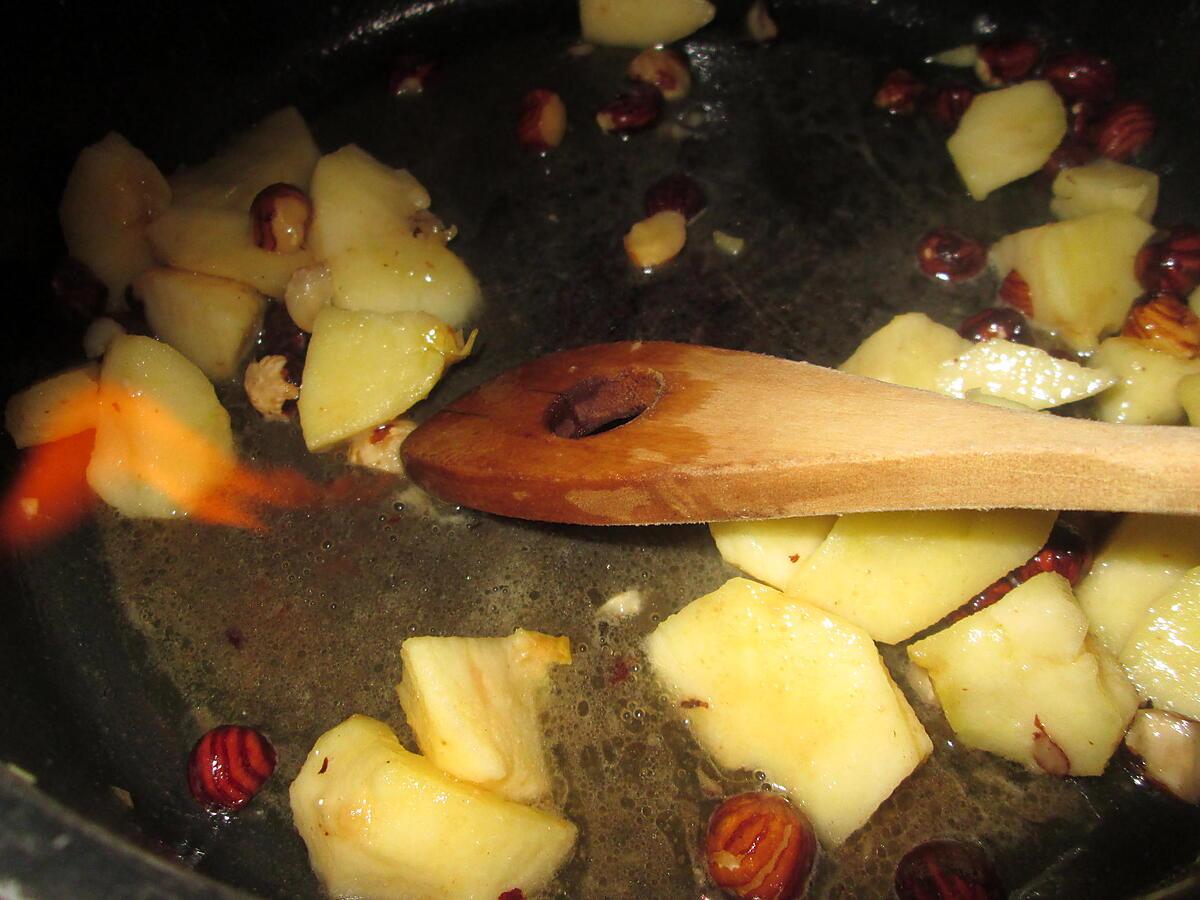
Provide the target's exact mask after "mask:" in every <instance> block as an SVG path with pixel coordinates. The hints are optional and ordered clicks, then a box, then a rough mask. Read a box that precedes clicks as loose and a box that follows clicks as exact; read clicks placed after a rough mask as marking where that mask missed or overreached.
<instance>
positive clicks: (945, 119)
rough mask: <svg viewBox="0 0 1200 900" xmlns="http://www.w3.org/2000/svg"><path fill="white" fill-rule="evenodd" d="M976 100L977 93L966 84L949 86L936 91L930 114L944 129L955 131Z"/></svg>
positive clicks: (930, 104) (930, 106)
mask: <svg viewBox="0 0 1200 900" xmlns="http://www.w3.org/2000/svg"><path fill="white" fill-rule="evenodd" d="M974 99H975V91H974V90H973V89H971V88H969V87H967V86H966V85H965V84H947V85H944V86H942V87H939V88H937V89H936V90H935V91H934V93H933V99H932V100H931V101H930V103H929V107H928V108H929V114H930V115H931V116H933V119H934V121H935V122H937V123H938V124H939V125H941V126H942V127H943V128H945V129H947V130H948V131H953V130H954V129H955V128H957V127H958V123H959V120H960V119H962V117H963V113H965V112H966V111H967V107H968V106H970V105H971V101H972V100H974Z"/></svg>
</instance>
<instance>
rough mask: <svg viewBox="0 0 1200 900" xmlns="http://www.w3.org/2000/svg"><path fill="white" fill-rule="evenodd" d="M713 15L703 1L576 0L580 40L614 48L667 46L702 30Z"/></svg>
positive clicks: (709, 4) (713, 8) (712, 9)
mask: <svg viewBox="0 0 1200 900" xmlns="http://www.w3.org/2000/svg"><path fill="white" fill-rule="evenodd" d="M716 13H717V10H716V7H714V6H713V5H712V4H711V3H708V2H706V0H653V2H647V0H579V23H580V26H581V27H582V29H583V39H584V40H585V41H587V42H589V43H592V44H606V45H609V46H613V47H653V46H655V45H656V44H669V43H671V42H672V41H677V40H679V39H680V38H684V37H687V36H688V35H689V34H691V33H692V32H693V31H698V30H699V29H701V28H703V27H704V26H705V25H707V24H708V23H709V22H711V21H712V19H713V16H715V15H716Z"/></svg>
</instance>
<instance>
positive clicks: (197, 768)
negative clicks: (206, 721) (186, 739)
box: [187, 725, 275, 811]
mask: <svg viewBox="0 0 1200 900" xmlns="http://www.w3.org/2000/svg"><path fill="white" fill-rule="evenodd" d="M274 771H275V748H274V747H272V746H271V742H270V741H268V740H267V739H266V738H265V737H263V735H262V734H261V733H259V732H258V731H255V730H254V729H253V728H247V727H246V726H244V725H221V726H218V727H217V728H214V729H212V731H209V732H208V733H207V734H205V735H204V736H203V737H201V738H200V740H198V741H196V745H195V746H194V747H193V748H192V752H191V754H190V755H189V756H188V763H187V779H188V788H189V789H190V790H191V792H192V796H193V797H195V798H196V801H197V802H198V803H201V804H202V805H204V806H206V807H208V808H209V809H212V810H230V811H231V810H235V809H239V808H240V807H242V806H245V805H246V804H247V803H249V802H250V800H251V799H253V797H254V795H255V794H257V793H258V792H259V790H260V789H261V788H262V786H263V785H264V784H265V783H266V781H267V779H268V778H270V777H271V774H272V773H273V772H274Z"/></svg>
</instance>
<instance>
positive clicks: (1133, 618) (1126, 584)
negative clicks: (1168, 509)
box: [1075, 513, 1200, 656]
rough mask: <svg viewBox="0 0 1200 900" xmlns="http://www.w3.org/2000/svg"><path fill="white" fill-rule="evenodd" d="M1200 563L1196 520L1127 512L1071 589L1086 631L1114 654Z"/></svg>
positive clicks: (1116, 653)
mask: <svg viewBox="0 0 1200 900" xmlns="http://www.w3.org/2000/svg"><path fill="white" fill-rule="evenodd" d="M1194 566H1200V519H1195V518H1192V517H1191V516H1156V515H1148V514H1143V513H1129V514H1127V515H1125V516H1123V517H1122V518H1121V521H1120V522H1118V523H1117V526H1116V528H1114V529H1113V531H1112V534H1110V535H1109V536H1108V539H1107V540H1106V541H1105V542H1104V546H1103V547H1102V548H1101V549H1100V551H1099V552H1098V553H1097V554H1096V558H1095V561H1094V562H1093V563H1092V567H1091V569H1090V570H1089V571H1088V573H1087V574H1086V575H1085V576H1084V577H1083V579H1082V580H1081V581H1080V582H1079V585H1078V587H1077V588H1076V590H1075V593H1076V596H1077V597H1078V598H1079V605H1080V607H1082V609H1083V612H1084V615H1086V616H1087V619H1088V623H1089V627H1090V629H1091V633H1092V635H1093V636H1095V638H1096V639H1097V640H1098V641H1100V643H1101V644H1103V645H1104V646H1105V648H1106V649H1107V650H1108V651H1109V652H1110V653H1112V654H1113V655H1114V656H1116V655H1119V654H1120V652H1121V650H1123V649H1124V647H1125V644H1126V642H1127V641H1128V640H1129V635H1130V634H1131V633H1132V632H1133V629H1134V628H1135V627H1136V626H1137V623H1138V622H1139V621H1140V620H1141V619H1142V617H1143V616H1144V615H1145V613H1146V610H1147V609H1149V608H1150V604H1151V603H1153V602H1154V601H1155V600H1157V599H1158V598H1159V597H1160V596H1161V595H1162V594H1163V593H1165V592H1166V591H1167V590H1168V589H1169V588H1170V587H1171V585H1173V584H1174V583H1175V582H1176V581H1177V580H1178V579H1179V578H1180V577H1182V575H1183V574H1184V573H1185V572H1186V571H1187V570H1188V569H1191V568H1193V567H1194Z"/></svg>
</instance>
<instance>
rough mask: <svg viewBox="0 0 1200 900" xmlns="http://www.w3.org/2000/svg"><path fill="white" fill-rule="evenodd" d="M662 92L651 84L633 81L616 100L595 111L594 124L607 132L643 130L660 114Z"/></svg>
mask: <svg viewBox="0 0 1200 900" xmlns="http://www.w3.org/2000/svg"><path fill="white" fill-rule="evenodd" d="M662 104H663V96H662V92H661V91H659V89H658V88H656V87H654V86H653V85H650V84H646V83H645V82H642V81H635V82H634V83H633V84H631V85H630V86H629V87H628V88H627V89H626V90H625V91H623V92H622V93H621V95H620V96H619V97H617V99H616V100H613V101H612V102H611V103H607V104H605V105H604V106H602V107H601V108H600V110H599V111H598V112H597V113H596V124H597V125H599V126H600V130H601V131H604V132H607V133H610V134H611V133H616V134H622V135H623V134H632V133H634V132H635V131H644V130H646V129H647V128H649V127H650V126H651V125H653V124H654V123H655V122H657V121H658V117H659V116H660V115H661V114H662Z"/></svg>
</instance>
